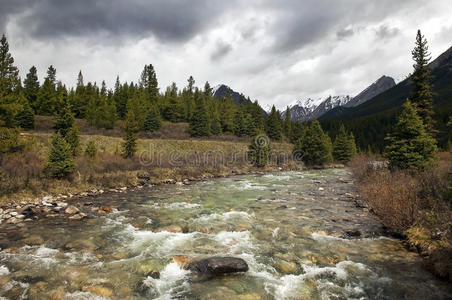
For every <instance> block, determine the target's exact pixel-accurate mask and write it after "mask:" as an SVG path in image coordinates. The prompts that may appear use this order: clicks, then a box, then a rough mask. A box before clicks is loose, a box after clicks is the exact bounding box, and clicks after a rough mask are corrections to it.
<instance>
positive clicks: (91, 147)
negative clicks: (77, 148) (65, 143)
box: [85, 141, 97, 158]
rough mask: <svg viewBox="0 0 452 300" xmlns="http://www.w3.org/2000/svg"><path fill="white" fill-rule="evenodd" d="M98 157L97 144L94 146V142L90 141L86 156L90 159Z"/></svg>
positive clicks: (87, 145)
mask: <svg viewBox="0 0 452 300" xmlns="http://www.w3.org/2000/svg"><path fill="white" fill-rule="evenodd" d="M96 155H97V148H96V144H94V142H93V141H89V142H88V143H87V144H86V148H85V156H87V157H89V158H95V157H96Z"/></svg>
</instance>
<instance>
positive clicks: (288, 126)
mask: <svg viewBox="0 0 452 300" xmlns="http://www.w3.org/2000/svg"><path fill="white" fill-rule="evenodd" d="M291 133H292V118H291V115H290V108H289V107H288V106H287V109H286V113H285V119H284V135H285V136H286V137H287V138H289V139H290V135H291Z"/></svg>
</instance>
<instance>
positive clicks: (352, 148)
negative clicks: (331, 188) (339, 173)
mask: <svg viewBox="0 0 452 300" xmlns="http://www.w3.org/2000/svg"><path fill="white" fill-rule="evenodd" d="M355 154H356V145H355V138H354V136H353V134H352V133H349V134H348V133H347V132H346V131H345V127H344V125H343V124H341V126H340V128H339V133H338V134H337V135H336V138H335V140H334V143H333V157H334V159H335V160H336V161H339V162H342V163H348V162H349V161H350V160H351V159H352V158H353V156H354V155H355Z"/></svg>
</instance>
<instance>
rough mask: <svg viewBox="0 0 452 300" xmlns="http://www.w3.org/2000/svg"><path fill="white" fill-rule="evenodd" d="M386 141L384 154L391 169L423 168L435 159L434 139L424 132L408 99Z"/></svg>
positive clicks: (423, 126)
mask: <svg viewBox="0 0 452 300" xmlns="http://www.w3.org/2000/svg"><path fill="white" fill-rule="evenodd" d="M386 141H387V142H388V145H387V146H386V149H385V153H384V155H385V157H386V158H387V159H388V160H389V166H390V167H391V168H393V169H425V168H427V167H428V166H430V165H431V163H432V162H433V161H434V159H435V153H436V150H437V148H436V144H435V140H434V139H433V138H432V137H431V136H430V135H429V134H428V133H427V132H426V129H425V125H424V124H423V122H422V119H421V118H420V117H419V115H418V114H417V112H416V108H415V107H414V105H413V104H411V102H410V101H406V103H405V104H404V105H403V111H402V113H401V114H400V116H399V118H398V120H397V124H396V126H395V128H394V130H393V132H392V133H391V134H389V135H388V136H387V137H386Z"/></svg>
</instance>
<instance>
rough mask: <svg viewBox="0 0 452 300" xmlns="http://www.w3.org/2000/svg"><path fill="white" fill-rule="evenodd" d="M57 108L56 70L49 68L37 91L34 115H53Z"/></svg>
mask: <svg viewBox="0 0 452 300" xmlns="http://www.w3.org/2000/svg"><path fill="white" fill-rule="evenodd" d="M56 107H57V91H56V70H55V68H54V67H53V66H50V67H49V68H48V70H47V76H46V78H45V79H44V83H43V85H42V87H41V89H40V90H39V93H38V97H37V105H36V113H37V114H40V115H50V116H51V115H53V114H54V113H55V112H56Z"/></svg>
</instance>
